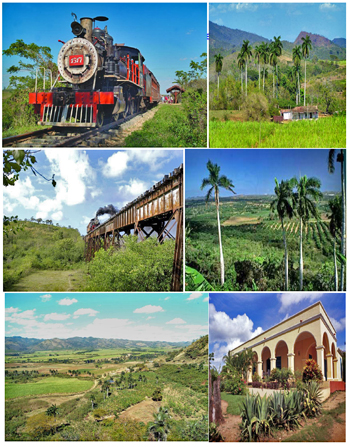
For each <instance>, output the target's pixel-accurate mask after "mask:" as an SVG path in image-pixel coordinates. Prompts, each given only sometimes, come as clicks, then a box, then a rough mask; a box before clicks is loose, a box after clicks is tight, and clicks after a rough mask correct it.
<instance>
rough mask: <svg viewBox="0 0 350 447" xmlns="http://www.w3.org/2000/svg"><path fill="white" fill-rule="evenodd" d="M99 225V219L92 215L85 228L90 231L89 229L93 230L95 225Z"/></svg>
mask: <svg viewBox="0 0 350 447" xmlns="http://www.w3.org/2000/svg"><path fill="white" fill-rule="evenodd" d="M99 225H100V221H99V220H98V219H97V217H94V218H93V219H91V220H90V222H89V223H88V226H87V228H86V232H87V233H90V231H92V230H94V229H95V228H96V227H98V226H99Z"/></svg>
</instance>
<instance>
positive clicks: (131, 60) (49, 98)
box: [29, 15, 161, 127]
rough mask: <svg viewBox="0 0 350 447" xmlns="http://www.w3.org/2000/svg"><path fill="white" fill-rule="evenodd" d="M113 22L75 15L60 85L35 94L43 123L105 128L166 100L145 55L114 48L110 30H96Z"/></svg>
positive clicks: (60, 64) (34, 101) (57, 82)
mask: <svg viewBox="0 0 350 447" xmlns="http://www.w3.org/2000/svg"><path fill="white" fill-rule="evenodd" d="M74 16H75V15H74ZM107 20H108V18H107V17H103V16H99V17H95V18H89V17H83V18H81V19H80V23H79V22H77V17H76V16H75V20H74V22H72V23H71V28H72V33H73V34H74V36H75V37H74V38H73V39H71V40H69V41H68V42H62V41H60V42H62V43H63V45H62V48H61V50H60V52H59V55H58V60H57V66H58V71H59V74H58V76H57V78H56V80H55V82H54V83H53V85H52V86H50V89H49V90H48V91H46V90H45V82H44V88H43V91H38V90H37V87H35V91H34V92H32V93H29V103H30V104H33V105H34V110H35V112H36V113H37V114H38V115H39V116H40V119H39V122H38V124H41V125H51V126H60V127H96V126H97V127H101V126H102V125H104V124H107V123H108V122H111V121H113V120H118V119H119V118H122V117H126V116H127V115H133V114H135V113H137V112H138V111H139V110H141V109H147V108H150V107H152V106H153V105H155V104H157V103H158V102H160V101H161V95H160V87H159V83H158V81H157V79H156V77H155V76H154V74H153V73H152V72H151V71H150V70H149V69H148V68H147V67H146V65H145V63H144V61H145V59H144V57H143V56H142V54H141V52H140V50H138V49H137V48H133V47H129V46H126V45H124V44H115V43H113V37H112V36H110V35H109V34H108V31H107V26H105V27H104V29H100V28H99V27H96V26H95V22H96V21H99V22H104V21H107ZM37 76H38V74H37ZM44 79H45V72H44ZM35 85H36V86H37V77H36V83H35Z"/></svg>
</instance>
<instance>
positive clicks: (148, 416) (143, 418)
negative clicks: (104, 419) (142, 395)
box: [119, 399, 161, 424]
mask: <svg viewBox="0 0 350 447" xmlns="http://www.w3.org/2000/svg"><path fill="white" fill-rule="evenodd" d="M160 406H161V402H154V401H153V400H152V399H145V400H143V401H142V402H139V403H138V404H135V405H132V406H131V407H129V408H127V409H126V410H125V411H123V412H122V413H120V415H119V419H120V420H121V421H127V420H130V419H134V420H135V421H138V422H144V423H145V424H147V423H148V422H152V421H153V420H154V417H153V413H157V411H158V409H159V407H160Z"/></svg>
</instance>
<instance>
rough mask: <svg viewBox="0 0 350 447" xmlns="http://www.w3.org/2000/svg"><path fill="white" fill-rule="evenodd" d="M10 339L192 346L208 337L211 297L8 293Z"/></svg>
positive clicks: (164, 294) (177, 294) (178, 294)
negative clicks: (89, 339) (77, 339)
mask: <svg viewBox="0 0 350 447" xmlns="http://www.w3.org/2000/svg"><path fill="white" fill-rule="evenodd" d="M5 304H6V306H5V307H6V324H5V334H6V336H7V337H12V336H21V337H28V338H44V339H51V338H55V337H57V338H69V337H97V338H123V339H128V340H144V341H172V342H184V341H192V340H194V339H197V338H199V337H200V336H202V335H205V334H208V294H207V293H192V294H190V293H171V294H166V293H128V294H123V293H102V294H101V293H72V294H67V293H51V294H48V293H46V294H39V293H10V294H6V295H5Z"/></svg>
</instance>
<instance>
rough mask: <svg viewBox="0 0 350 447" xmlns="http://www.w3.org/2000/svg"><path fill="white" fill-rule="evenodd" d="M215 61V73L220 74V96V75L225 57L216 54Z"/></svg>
mask: <svg viewBox="0 0 350 447" xmlns="http://www.w3.org/2000/svg"><path fill="white" fill-rule="evenodd" d="M214 59H215V71H216V73H217V74H218V94H219V89H220V73H221V71H222V61H223V59H224V58H223V56H221V54H220V53H219V54H215V56H214Z"/></svg>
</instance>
